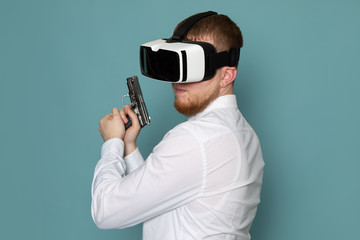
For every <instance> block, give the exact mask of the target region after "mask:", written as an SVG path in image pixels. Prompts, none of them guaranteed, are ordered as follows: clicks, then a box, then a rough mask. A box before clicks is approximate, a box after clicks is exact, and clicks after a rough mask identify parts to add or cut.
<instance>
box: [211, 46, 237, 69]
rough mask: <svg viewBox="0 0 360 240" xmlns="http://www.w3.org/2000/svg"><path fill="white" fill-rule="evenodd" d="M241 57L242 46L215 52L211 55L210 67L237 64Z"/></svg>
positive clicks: (215, 67)
mask: <svg viewBox="0 0 360 240" xmlns="http://www.w3.org/2000/svg"><path fill="white" fill-rule="evenodd" d="M239 58H240V48H231V49H230V50H229V51H224V52H219V53H214V54H211V55H210V56H209V69H218V68H220V67H224V66H229V67H235V66H237V64H238V62H239Z"/></svg>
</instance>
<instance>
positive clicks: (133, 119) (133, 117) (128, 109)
mask: <svg viewBox="0 0 360 240" xmlns="http://www.w3.org/2000/svg"><path fill="white" fill-rule="evenodd" d="M124 110H125V113H126V114H127V115H129V117H130V119H131V122H132V124H133V125H136V126H140V124H139V120H138V118H137V115H136V114H135V113H134V112H133V110H131V107H130V105H126V106H125V107H124Z"/></svg>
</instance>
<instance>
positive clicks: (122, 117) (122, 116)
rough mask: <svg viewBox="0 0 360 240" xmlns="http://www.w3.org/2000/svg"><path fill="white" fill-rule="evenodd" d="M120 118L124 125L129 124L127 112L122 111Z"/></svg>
mask: <svg viewBox="0 0 360 240" xmlns="http://www.w3.org/2000/svg"><path fill="white" fill-rule="evenodd" d="M120 116H121V119H122V120H123V122H124V123H127V122H128V119H127V118H126V114H125V111H124V110H123V109H121V110H120Z"/></svg>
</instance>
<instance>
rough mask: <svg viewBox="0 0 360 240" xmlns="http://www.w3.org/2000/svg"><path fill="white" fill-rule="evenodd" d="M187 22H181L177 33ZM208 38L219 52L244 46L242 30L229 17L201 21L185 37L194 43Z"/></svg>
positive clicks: (213, 16)
mask: <svg viewBox="0 0 360 240" xmlns="http://www.w3.org/2000/svg"><path fill="white" fill-rule="evenodd" d="M186 20H187V19H185V20H183V21H182V22H180V23H179V24H178V25H177V26H176V28H175V31H176V29H177V28H178V27H179V26H180V25H181V24H182V23H183V22H184V21H186ZM175 31H174V32H175ZM206 38H210V39H211V40H212V41H213V43H214V46H215V48H216V50H217V51H218V52H222V51H227V50H229V49H230V48H241V47H242V46H243V38H242V34H241V31H240V28H239V27H238V26H237V25H236V24H235V23H234V22H233V21H232V20H231V19H230V18H229V17H228V16H226V15H222V14H217V15H212V16H209V17H205V18H203V19H201V20H200V21H198V22H197V23H195V24H194V26H192V27H191V29H190V30H189V32H188V33H187V35H186V37H185V39H188V40H193V41H198V39H206Z"/></svg>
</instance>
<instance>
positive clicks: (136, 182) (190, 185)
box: [92, 127, 205, 229]
mask: <svg viewBox="0 0 360 240" xmlns="http://www.w3.org/2000/svg"><path fill="white" fill-rule="evenodd" d="M114 144H115V143H114ZM116 144H117V147H118V149H117V150H114V149H113V148H111V147H110V146H107V147H104V146H103V149H104V153H102V158H101V159H100V161H99V163H98V165H97V167H96V169H95V174H94V181H93V192H92V216H93V219H94V222H95V223H96V225H97V226H98V227H99V228H106V229H109V228H125V227H129V226H133V225H136V224H138V223H141V222H144V221H146V220H148V219H151V218H153V217H155V216H158V215H160V214H162V213H164V212H167V211H169V210H172V209H174V208H176V207H178V206H181V205H183V204H185V203H187V202H190V201H191V200H193V199H195V198H196V197H198V196H199V195H200V194H201V189H202V187H203V185H204V164H205V160H204V156H203V152H204V151H203V149H202V146H201V144H199V142H198V141H197V140H196V138H194V137H193V135H192V134H191V133H190V132H189V131H187V130H186V129H185V128H181V127H178V128H175V129H173V130H172V131H170V132H169V133H168V134H167V135H166V136H165V137H164V139H163V140H162V141H161V142H160V143H159V144H158V145H157V146H156V147H155V148H154V150H153V152H152V153H151V154H150V155H149V157H148V158H147V159H146V161H145V163H141V164H135V165H137V166H135V167H134V166H131V169H129V170H128V172H130V174H128V175H126V176H125V172H126V169H125V168H126V165H127V164H125V161H124V160H123V158H122V155H121V154H120V155H119V152H121V151H123V150H121V149H120V148H121V147H123V143H122V144H121V143H120V142H117V143H116ZM104 145H105V144H104ZM109 145H110V144H109ZM108 147H109V148H108ZM106 149H108V150H109V152H107V150H106ZM139 154H140V153H139V152H138V150H137V152H134V155H133V156H129V158H128V159H127V160H130V159H131V158H132V157H135V159H136V158H139ZM136 156H137V157H136ZM140 156H141V154H140ZM139 160H140V159H137V160H136V161H137V163H140V161H139ZM100 167H101V169H99V168H100Z"/></svg>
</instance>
